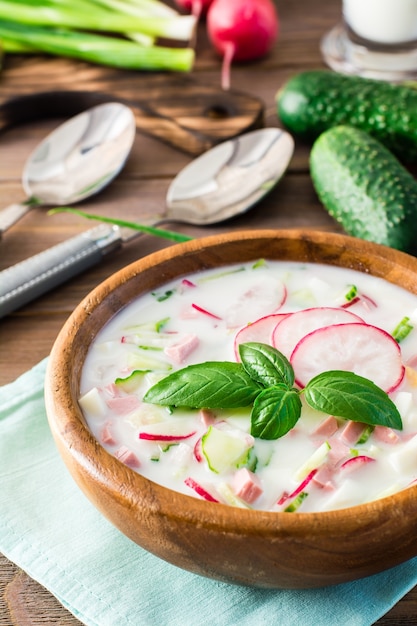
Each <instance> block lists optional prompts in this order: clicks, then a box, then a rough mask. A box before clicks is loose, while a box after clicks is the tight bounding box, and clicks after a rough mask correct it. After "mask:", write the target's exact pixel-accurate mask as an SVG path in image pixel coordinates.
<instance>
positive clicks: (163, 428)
mask: <svg viewBox="0 0 417 626" xmlns="http://www.w3.org/2000/svg"><path fill="white" fill-rule="evenodd" d="M195 434H196V431H195V429H193V428H192V427H190V425H189V424H181V422H177V423H176V422H157V423H155V424H149V425H147V426H144V427H142V428H141V430H140V432H139V435H138V436H139V439H144V440H147V441H161V442H166V443H173V442H175V441H183V440H184V439H190V438H191V437H193V436H194V435H195Z"/></svg>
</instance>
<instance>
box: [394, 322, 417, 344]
mask: <svg viewBox="0 0 417 626" xmlns="http://www.w3.org/2000/svg"><path fill="white" fill-rule="evenodd" d="M413 328H414V326H413V325H412V324H411V323H410V318H409V317H403V319H402V320H401V322H399V324H398V325H397V326H396V327H395V328H394V330H393V331H392V333H391V334H392V336H393V338H394V339H395V341H396V342H397V343H400V341H402V340H403V339H405V338H406V337H407V335H408V334H409V333H410V332H411V331H412V330H413Z"/></svg>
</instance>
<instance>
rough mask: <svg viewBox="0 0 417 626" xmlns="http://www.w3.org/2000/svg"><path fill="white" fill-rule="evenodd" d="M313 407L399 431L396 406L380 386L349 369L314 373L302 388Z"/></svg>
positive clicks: (355, 420) (398, 415)
mask: <svg viewBox="0 0 417 626" xmlns="http://www.w3.org/2000/svg"><path fill="white" fill-rule="evenodd" d="M304 394H305V399H306V402H307V404H309V405H310V406H311V407H313V409H317V410H318V411H323V412H324V413H329V414H331V415H335V416H336V417H342V418H344V419H349V420H352V421H354V422H364V423H365V424H371V425H372V426H388V427H390V428H396V429H398V430H402V427H403V425H402V420H401V416H400V414H399V412H398V410H397V407H396V406H395V404H394V403H393V402H392V400H391V399H390V398H389V397H388V395H387V394H386V393H385V391H383V390H382V389H381V388H380V387H378V386H377V385H375V384H374V383H373V382H372V381H370V380H368V379H367V378H363V377H362V376H358V375H357V374H353V372H345V371H338V370H335V371H328V372H323V373H322V374H318V376H315V377H314V378H312V379H311V380H310V382H309V383H308V384H307V386H306V387H305V388H304Z"/></svg>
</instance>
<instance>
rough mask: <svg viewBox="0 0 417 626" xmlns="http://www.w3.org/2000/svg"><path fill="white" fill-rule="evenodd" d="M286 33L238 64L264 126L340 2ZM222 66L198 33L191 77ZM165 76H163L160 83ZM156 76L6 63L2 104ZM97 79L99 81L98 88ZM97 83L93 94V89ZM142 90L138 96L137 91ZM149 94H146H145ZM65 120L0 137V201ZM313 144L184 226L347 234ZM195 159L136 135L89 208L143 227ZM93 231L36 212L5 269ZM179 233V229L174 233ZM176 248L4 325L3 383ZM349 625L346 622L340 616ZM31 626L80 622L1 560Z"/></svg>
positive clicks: (214, 80) (311, 64)
mask: <svg viewBox="0 0 417 626" xmlns="http://www.w3.org/2000/svg"><path fill="white" fill-rule="evenodd" d="M278 4H279V7H280V18H281V34H280V39H279V42H278V43H277V45H276V47H275V49H274V50H273V52H272V54H271V55H270V56H269V57H268V58H266V59H265V60H263V61H262V62H256V63H253V64H246V65H240V66H235V67H234V69H233V73H232V88H233V89H235V90H239V91H242V92H245V93H248V94H252V95H255V96H257V97H259V98H260V99H261V100H262V101H263V103H264V106H265V114H264V124H265V125H269V126H279V120H278V119H277V116H276V113H275V94H276V91H277V90H278V88H279V87H280V86H281V85H282V84H283V83H284V81H285V80H286V79H287V78H288V77H290V76H291V75H293V74H294V73H296V72H297V71H300V70H303V69H309V68H317V67H320V66H322V65H323V63H322V60H321V56H320V49H319V42H320V38H321V37H322V35H323V34H324V33H325V32H326V31H327V30H328V29H329V28H331V27H332V26H333V25H334V24H335V23H336V22H337V21H338V20H339V19H340V5H341V3H340V0H313V1H312V2H309V3H308V7H307V3H302V2H300V1H299V0H285V1H284V2H279V3H278ZM219 70H220V63H219V59H218V58H217V57H216V55H215V54H214V52H213V51H212V49H211V48H210V46H209V45H208V43H207V38H206V36H205V33H204V28H203V27H201V28H200V33H199V37H198V43H197V60H196V64H195V69H194V70H193V77H195V78H196V79H197V80H198V81H200V82H202V83H203V84H208V85H213V86H216V87H218V86H219V83H220V71H219ZM157 78H158V77H157V76H155V79H157ZM150 79H152V76H148V75H146V76H141V75H140V74H138V73H128V72H124V71H114V70H111V71H110V70H107V69H105V68H97V67H94V66H90V65H87V64H84V63H81V62H76V61H70V60H58V59H52V58H47V57H33V58H30V59H24V58H19V57H15V58H8V59H6V63H5V66H4V70H3V73H2V75H1V77H0V80H1V82H0V97H2V98H4V97H5V96H6V95H7V96H9V97H10V96H12V95H16V94H20V93H25V92H26V91H27V90H28V86H29V87H30V86H32V87H33V86H34V85H37V84H38V85H39V86H42V87H43V88H45V89H53V88H56V86H57V85H58V86H62V85H65V84H66V83H68V81H71V82H72V83H74V84H77V83H79V84H80V85H82V84H83V83H84V84H88V85H89V88H90V89H92V88H93V89H94V88H96V85H97V88H98V89H104V90H105V91H107V92H110V93H111V92H112V89H114V88H116V85H117V84H118V83H119V82H120V81H124V82H126V81H130V82H129V84H130V83H131V85H132V95H136V96H138V95H139V94H140V95H142V97H143V93H142V91H141V89H142V88H141V81H142V80H143V81H144V82H146V81H149V80H150ZM94 81H96V82H95V83H94ZM92 85H93V86H92ZM135 90H136V93H134V91H135ZM145 95H146V94H145ZM57 123H58V121H57V120H56V119H53V120H51V119H48V120H43V121H38V122H36V123H30V124H25V125H20V126H17V127H15V128H13V129H11V130H8V131H6V132H4V133H3V134H2V135H1V136H0V203H1V206H7V205H8V204H10V203H13V202H19V201H22V200H23V199H24V194H23V190H22V186H21V182H20V176H21V172H22V168H23V165H24V162H25V160H26V158H27V156H28V155H29V153H30V152H31V151H32V149H34V147H35V146H36V144H37V142H39V141H40V140H41V139H42V138H43V137H44V136H45V135H46V134H47V133H48V132H49V131H50V130H52V129H53V128H54V127H55V126H56V125H57ZM308 154H309V146H307V145H303V144H300V143H297V145H296V151H295V155H294V158H293V160H292V163H291V166H290V168H289V171H288V173H287V175H286V176H285V178H284V180H282V181H281V183H280V184H279V186H278V187H277V188H276V189H275V190H274V191H273V192H272V193H271V194H270V195H269V196H268V197H267V198H266V199H264V200H263V201H262V202H261V203H260V204H259V205H258V206H257V207H255V208H254V209H252V210H251V211H250V212H249V213H247V214H246V215H244V216H241V217H240V218H238V219H235V220H233V221H230V222H228V223H225V224H222V225H217V226H212V227H205V228H196V227H187V226H184V225H182V226H179V225H177V229H178V230H180V231H181V232H185V233H187V234H190V235H192V236H195V237H202V236H204V235H208V234H213V233H216V232H221V231H226V230H227V231H230V230H238V229H251V228H271V227H272V228H296V227H306V228H310V229H318V230H328V231H338V230H340V229H339V228H338V227H337V226H336V225H335V223H334V222H333V220H332V219H331V218H330V217H329V216H328V214H327V213H326V212H325V210H324V209H323V208H322V206H321V205H320V203H319V202H318V200H317V197H316V195H315V192H314V189H313V187H312V184H311V181H310V177H309V169H308ZM190 159H191V157H190V156H189V155H188V154H186V153H184V152H180V151H179V150H177V149H175V148H173V147H171V146H169V145H166V144H165V143H163V142H161V141H158V140H156V139H153V138H150V137H148V136H145V135H144V134H143V133H137V136H136V141H135V144H134V147H133V150H132V153H131V156H130V158H129V160H128V162H127V164H126V166H125V168H124V170H123V172H122V173H121V174H120V176H119V177H118V178H117V179H116V180H115V181H114V182H113V183H112V184H111V185H110V186H109V187H108V188H107V189H106V190H105V191H104V192H102V193H101V194H100V195H98V196H96V197H95V198H94V199H92V200H89V201H87V202H84V204H83V206H82V208H83V209H84V210H86V211H95V212H96V213H97V214H102V215H110V216H123V217H124V218H126V219H130V220H136V221H138V222H140V221H141V218H142V219H143V218H144V217H145V216H147V215H149V214H150V213H157V212H158V211H159V210H160V209H161V207H163V206H164V198H165V194H166V191H167V188H168V185H169V183H170V181H171V180H172V178H173V177H174V175H175V174H176V173H177V172H178V171H179V170H180V168H181V167H183V166H184V165H186V164H187V163H188V162H189V161H190ZM90 226H91V223H89V222H86V220H84V219H83V218H80V217H76V216H74V215H69V214H60V215H55V216H48V215H47V212H46V211H45V210H44V209H42V208H36V209H33V210H32V211H31V213H30V214H29V215H27V216H26V217H25V218H24V219H22V220H21V221H20V222H19V223H18V224H17V225H16V226H14V227H13V228H12V229H11V230H10V231H9V232H7V233H6V235H5V236H4V238H3V240H2V241H1V243H0V250H1V255H0V269H4V268H6V267H8V266H9V265H12V264H14V263H17V262H18V261H20V260H23V259H24V258H26V257H28V256H30V255H33V254H35V253H37V252H40V251H42V250H44V249H46V248H47V247H49V246H51V245H54V244H56V243H58V242H60V241H63V240H65V239H67V238H68V237H70V236H72V235H75V234H77V233H79V232H81V231H83V230H86V229H87V228H89V227H90ZM170 226H171V228H173V225H170ZM167 245H170V244H169V243H168V242H166V241H164V240H162V239H155V238H151V237H148V236H143V237H141V238H140V239H138V240H137V241H135V242H132V243H131V244H129V245H126V246H125V247H124V248H123V249H122V250H121V251H120V252H118V253H116V254H115V255H110V256H109V257H108V258H106V260H105V261H103V262H102V263H101V265H99V266H96V267H94V268H92V269H90V270H89V271H86V272H85V273H84V274H83V275H81V276H79V277H77V278H75V279H73V280H71V281H70V282H68V283H66V284H65V285H62V287H60V288H58V289H55V290H54V291H52V292H50V293H49V294H47V295H45V296H43V297H41V298H39V299H38V300H37V301H36V302H33V303H32V304H30V305H27V306H25V307H24V308H22V309H21V310H19V311H17V312H16V313H14V314H12V315H10V316H8V317H6V318H5V319H3V320H1V323H0V332H1V339H0V384H5V383H8V382H11V381H13V380H14V379H15V378H16V377H17V376H19V375H20V374H22V373H23V372H25V371H26V370H27V369H29V368H30V367H32V366H33V365H35V364H36V363H38V362H39V361H40V360H41V359H42V358H44V357H45V356H47V355H48V353H49V351H50V349H51V346H52V344H53V342H54V339H55V337H56V335H57V334H58V332H59V330H60V329H61V327H62V325H63V323H64V322H65V320H66V318H67V317H68V315H69V314H70V313H71V312H72V310H73V309H74V307H75V306H76V305H77V304H78V302H79V301H80V300H81V299H82V298H83V297H84V296H85V295H86V294H87V293H88V292H89V291H90V290H91V289H92V288H93V287H94V286H95V285H97V284H98V283H99V282H101V281H102V280H103V279H105V278H106V277H107V276H109V275H110V274H112V273H113V272H115V271H117V270H118V269H119V268H121V267H123V266H124V265H126V264H128V263H130V262H132V261H134V260H135V259H137V258H138V257H141V256H144V255H146V254H148V253H151V252H153V251H155V250H157V249H159V248H162V247H164V246H167ZM341 618H342V621H343V616H341ZM378 623H379V624H381V625H382V624H384V625H388V624H398V625H400V624H407V625H409V624H412V623H413V624H417V590H413V591H411V592H410V593H409V594H408V595H407V596H406V597H405V598H404V599H403V600H402V601H401V602H400V603H399V604H398V605H397V606H396V607H394V608H393V609H392V610H391V611H390V612H389V613H388V614H387V615H386V616H384V617H383V618H382V619H381V620H380V621H379V622H378ZM29 624H39V625H40V624H61V625H64V624H65V625H67V626H69V625H71V626H75V625H76V624H79V621H78V620H76V619H75V618H74V617H73V616H72V615H70V614H69V613H68V612H67V611H66V610H65V609H64V608H63V607H62V606H61V605H60V604H59V603H58V601H57V600H56V599H55V598H54V597H53V596H52V595H51V594H50V593H48V592H47V591H46V590H44V589H43V588H42V587H41V586H40V585H38V584H37V583H36V582H35V581H33V580H31V579H30V578H29V577H28V576H27V575H26V574H25V573H24V572H22V571H21V570H19V568H17V567H16V566H15V565H14V564H12V563H10V562H9V561H8V560H7V559H6V558H4V557H2V556H1V555H0V626H6V625H18V626H28V625H29Z"/></svg>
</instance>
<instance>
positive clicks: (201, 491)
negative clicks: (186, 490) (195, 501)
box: [184, 477, 219, 502]
mask: <svg viewBox="0 0 417 626" xmlns="http://www.w3.org/2000/svg"><path fill="white" fill-rule="evenodd" d="M184 483H185V484H186V485H187V487H190V489H193V490H194V491H195V492H196V493H197V494H198V495H199V496H200V497H201V498H203V500H207V501H208V502H219V501H218V500H217V499H216V498H215V497H214V496H212V495H211V493H209V492H208V491H207V490H206V489H205V488H204V487H203V486H202V485H200V483H198V482H197V481H196V480H194V478H191V477H188V478H186V479H185V480H184Z"/></svg>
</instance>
